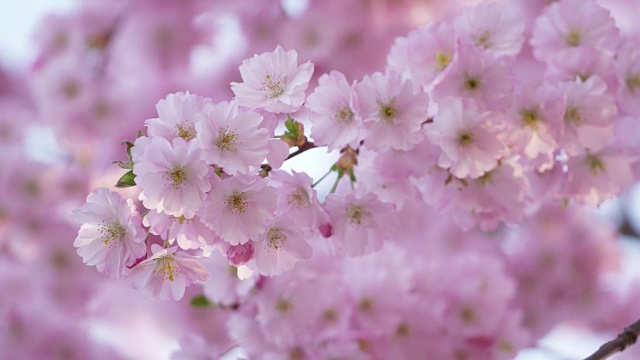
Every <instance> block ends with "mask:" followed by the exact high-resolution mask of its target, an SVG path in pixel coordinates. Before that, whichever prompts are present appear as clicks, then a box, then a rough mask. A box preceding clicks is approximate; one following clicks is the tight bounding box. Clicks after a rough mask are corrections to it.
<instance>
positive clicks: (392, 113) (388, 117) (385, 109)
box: [378, 99, 398, 123]
mask: <svg viewBox="0 0 640 360" xmlns="http://www.w3.org/2000/svg"><path fill="white" fill-rule="evenodd" d="M394 103H395V99H392V100H390V101H389V102H387V103H384V104H380V108H379V111H378V114H379V115H380V118H382V120H384V121H386V122H387V123H392V122H393V120H394V119H395V118H396V116H398V109H396V107H395V105H394Z"/></svg>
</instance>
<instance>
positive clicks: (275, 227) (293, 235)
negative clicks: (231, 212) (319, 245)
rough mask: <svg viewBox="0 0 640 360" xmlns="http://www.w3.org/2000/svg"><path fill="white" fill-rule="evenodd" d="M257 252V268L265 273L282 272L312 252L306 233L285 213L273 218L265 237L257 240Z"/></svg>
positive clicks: (306, 257) (277, 273) (308, 256)
mask: <svg viewBox="0 0 640 360" xmlns="http://www.w3.org/2000/svg"><path fill="white" fill-rule="evenodd" d="M255 252H256V253H255V259H256V268H257V270H258V272H259V273H261V274H263V275H279V274H282V273H283V272H285V271H289V270H291V269H292V268H293V267H294V265H295V264H296V262H297V261H299V260H304V259H308V258H310V257H311V254H312V250H311V246H309V244H307V242H306V241H305V239H304V233H303V232H302V231H300V229H298V228H297V227H296V226H295V224H294V223H293V221H291V219H289V218H288V217H286V216H284V215H281V216H279V217H277V218H275V219H273V221H272V222H271V224H270V226H269V230H268V231H267V233H266V234H265V235H264V238H263V239H261V240H260V241H258V242H257V244H256V250H255Z"/></svg>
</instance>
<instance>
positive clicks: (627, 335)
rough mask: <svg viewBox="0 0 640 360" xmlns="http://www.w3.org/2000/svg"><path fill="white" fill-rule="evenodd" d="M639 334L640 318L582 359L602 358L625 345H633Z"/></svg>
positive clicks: (599, 359)
mask: <svg viewBox="0 0 640 360" xmlns="http://www.w3.org/2000/svg"><path fill="white" fill-rule="evenodd" d="M639 335H640V320H638V321H636V322H634V323H633V324H631V325H629V326H627V327H626V328H625V329H624V330H623V331H622V332H621V333H620V334H619V335H618V336H617V337H616V338H615V339H613V340H611V341H609V342H607V343H605V344H604V345H602V346H600V348H599V349H598V350H597V351H596V352H595V353H593V354H592V355H591V356H589V357H587V358H585V359H584V360H604V359H607V358H609V357H610V356H611V355H613V354H615V353H617V352H620V351H623V350H624V349H626V348H627V347H629V346H631V345H633V344H635V343H636V341H637V340H638V336H639Z"/></svg>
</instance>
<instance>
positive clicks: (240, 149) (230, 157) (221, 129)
mask: <svg viewBox="0 0 640 360" xmlns="http://www.w3.org/2000/svg"><path fill="white" fill-rule="evenodd" d="M199 119H200V121H199V123H198V124H197V125H196V130H197V137H198V141H199V142H200V145H201V148H202V158H203V159H204V160H205V161H206V162H207V163H209V164H215V165H216V166H219V167H222V168H223V169H224V171H225V172H226V173H228V174H232V175H233V174H237V173H243V174H244V173H248V172H249V170H250V169H255V168H256V167H259V166H260V164H261V163H262V161H263V160H264V159H265V156H266V155H267V153H268V152H269V139H270V135H269V131H268V130H267V129H266V128H262V127H260V125H261V123H262V121H263V118H262V116H261V115H260V114H259V113H257V112H253V111H244V110H239V109H238V105H237V103H236V102H230V103H226V102H222V103H218V104H214V105H212V106H210V107H208V108H207V109H206V111H205V112H204V114H203V115H200V116H199Z"/></svg>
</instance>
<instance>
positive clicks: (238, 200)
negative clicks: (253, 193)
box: [224, 191, 249, 214]
mask: <svg viewBox="0 0 640 360" xmlns="http://www.w3.org/2000/svg"><path fill="white" fill-rule="evenodd" d="M224 204H225V205H227V206H229V207H230V208H231V212H232V213H234V214H240V213H244V212H245V210H246V208H247V205H249V202H248V201H247V194H246V193H244V192H238V191H234V192H233V193H232V194H231V195H229V196H228V197H227V201H225V202H224Z"/></svg>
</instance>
